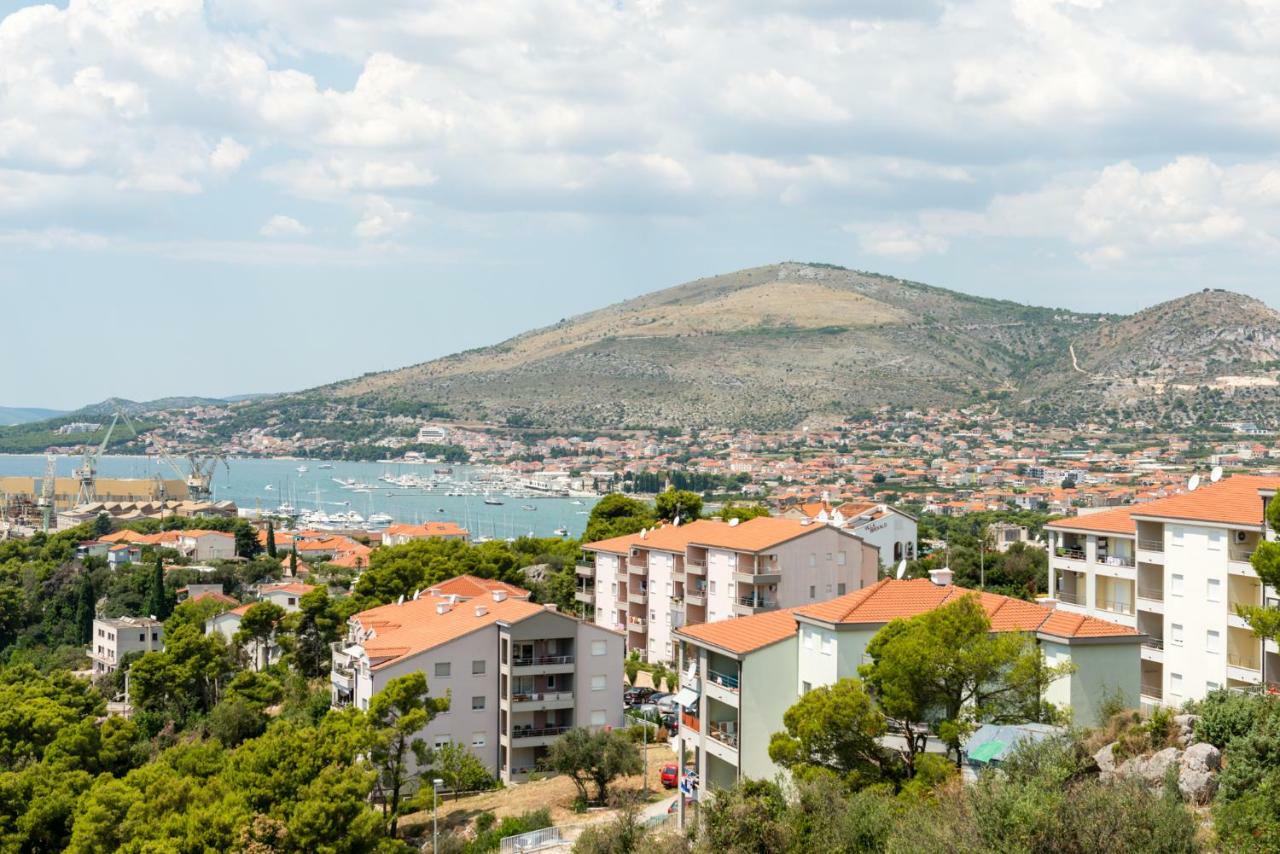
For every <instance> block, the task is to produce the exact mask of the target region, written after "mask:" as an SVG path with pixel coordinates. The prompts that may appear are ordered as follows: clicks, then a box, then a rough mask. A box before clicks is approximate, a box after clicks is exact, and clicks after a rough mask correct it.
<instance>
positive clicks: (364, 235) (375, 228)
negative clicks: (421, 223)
mask: <svg viewBox="0 0 1280 854" xmlns="http://www.w3.org/2000/svg"><path fill="white" fill-rule="evenodd" d="M411 218H412V214H411V213H409V211H406V210H400V209H397V208H396V207H395V206H394V205H392V204H391V203H390V202H389V201H387V200H386V199H384V198H381V197H379V196H372V197H370V198H369V199H368V200H367V201H366V202H365V205H364V214H363V215H362V216H361V217H360V221H359V222H358V223H356V227H355V235H356V236H357V237H359V238H361V239H362V240H377V239H379V238H383V237H390V236H391V235H393V234H395V233H396V232H398V231H401V230H402V229H403V228H404V227H405V226H406V225H408V224H409V220H410V219H411Z"/></svg>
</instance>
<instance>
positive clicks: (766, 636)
mask: <svg viewBox="0 0 1280 854" xmlns="http://www.w3.org/2000/svg"><path fill="white" fill-rule="evenodd" d="M791 612H792V609H789V608H788V609H785V610H781V611H765V612H764V613H762V614H753V615H752V616H750V617H738V618H736V619H732V620H720V621H718V622H715V623H699V624H697V625H692V626H685V627H684V628H682V629H678V630H677V631H676V634H678V635H683V636H684V637H687V638H691V639H693V640H697V641H702V642H703V643H708V644H711V645H712V646H717V647H720V648H721V649H724V650H728V651H729V652H732V653H736V654H738V655H743V654H745V653H748V652H754V651H755V650H757V649H762V648H764V647H766V646H769V645H771V644H775V643H777V642H778V641H781V640H786V639H787V638H789V637H791V636H793V635H794V634H795V633H796V618H795V617H794V616H792V613H791Z"/></svg>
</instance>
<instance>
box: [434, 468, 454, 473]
mask: <svg viewBox="0 0 1280 854" xmlns="http://www.w3.org/2000/svg"><path fill="white" fill-rule="evenodd" d="M431 471H432V473H433V474H453V469H451V468H447V467H446V468H438V469H432V470H431Z"/></svg>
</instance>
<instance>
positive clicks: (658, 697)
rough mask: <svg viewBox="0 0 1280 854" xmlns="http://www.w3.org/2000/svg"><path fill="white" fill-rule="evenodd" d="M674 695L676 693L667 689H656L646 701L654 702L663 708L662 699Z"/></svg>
mask: <svg viewBox="0 0 1280 854" xmlns="http://www.w3.org/2000/svg"><path fill="white" fill-rule="evenodd" d="M673 696H675V695H674V694H668V693H667V692H666V691H655V692H654V693H652V694H650V695H649V696H648V697H646V698H645V702H646V703H653V704H654V705H655V706H657V707H658V708H662V701H663V700H666V699H669V698H671V697H673Z"/></svg>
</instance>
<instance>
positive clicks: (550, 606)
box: [542, 602, 560, 612]
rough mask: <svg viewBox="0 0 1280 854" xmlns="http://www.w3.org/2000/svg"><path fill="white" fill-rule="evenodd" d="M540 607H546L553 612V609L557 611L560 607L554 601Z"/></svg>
mask: <svg viewBox="0 0 1280 854" xmlns="http://www.w3.org/2000/svg"><path fill="white" fill-rule="evenodd" d="M542 607H544V608H546V609H547V610H548V611H552V612H555V611H559V610H560V608H559V607H558V606H557V605H556V603H555V602H548V603H547V604H545V605H543V606H542Z"/></svg>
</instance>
